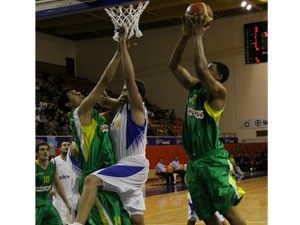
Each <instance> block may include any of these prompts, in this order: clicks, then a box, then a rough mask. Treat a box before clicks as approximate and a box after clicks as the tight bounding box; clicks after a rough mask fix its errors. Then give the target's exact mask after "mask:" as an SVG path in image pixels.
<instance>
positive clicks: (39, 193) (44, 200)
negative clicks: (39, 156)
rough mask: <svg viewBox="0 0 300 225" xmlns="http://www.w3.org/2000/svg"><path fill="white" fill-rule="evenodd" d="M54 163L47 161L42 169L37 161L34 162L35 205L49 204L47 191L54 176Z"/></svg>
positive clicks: (48, 191)
mask: <svg viewBox="0 0 300 225" xmlns="http://www.w3.org/2000/svg"><path fill="white" fill-rule="evenodd" d="M55 171H56V165H55V164H54V163H52V162H49V165H48V166H47V168H46V169H43V168H42V167H41V166H40V165H39V163H38V161H36V162H35V205H36V207H39V206H45V205H49V204H51V202H50V196H49V193H50V191H51V189H52V184H53V181H54V177H55Z"/></svg>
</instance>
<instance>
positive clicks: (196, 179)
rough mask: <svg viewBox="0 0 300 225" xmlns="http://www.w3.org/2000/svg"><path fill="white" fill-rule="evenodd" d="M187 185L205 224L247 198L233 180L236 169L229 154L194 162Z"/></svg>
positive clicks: (189, 165) (188, 169)
mask: <svg viewBox="0 0 300 225" xmlns="http://www.w3.org/2000/svg"><path fill="white" fill-rule="evenodd" d="M186 182H187V186H188V190H189V192H190V194H191V198H192V201H193V204H194V206H195V208H196V213H197V215H198V217H199V218H200V219H202V220H206V219H208V218H210V217H211V216H212V215H214V213H215V212H216V211H219V212H220V213H221V214H222V215H226V213H227V211H228V210H229V209H230V208H231V207H232V206H234V205H237V204H238V203H239V202H240V200H241V199H242V196H243V195H244V194H245V191H244V190H243V189H242V188H240V187H237V185H236V181H235V179H234V178H233V176H232V165H231V163H230V161H229V158H228V153H227V152H226V151H219V152H217V153H214V154H212V155H208V156H206V157H204V158H201V159H196V160H190V161H189V162H188V165H187V172H186Z"/></svg>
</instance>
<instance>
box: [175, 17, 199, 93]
mask: <svg viewBox="0 0 300 225" xmlns="http://www.w3.org/2000/svg"><path fill="white" fill-rule="evenodd" d="M191 36H192V24H191V23H190V21H188V20H187V19H186V18H185V17H184V18H183V25H182V34H181V36H180V39H179V41H178V43H177V44H176V46H175V48H174V50H173V53H172V56H171V59H170V62H169V68H170V70H171V71H172V73H173V75H174V76H175V78H176V79H177V80H178V81H179V83H181V85H182V86H183V87H185V88H186V89H188V90H189V89H190V88H191V87H192V86H194V85H196V84H197V83H199V80H198V79H196V78H195V77H193V76H192V75H191V74H190V73H189V72H188V70H187V69H186V68H185V67H183V66H182V55H183V51H184V49H185V46H186V43H187V41H188V40H189V39H190V37H191Z"/></svg>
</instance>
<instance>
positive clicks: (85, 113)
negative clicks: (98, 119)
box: [78, 50, 120, 126]
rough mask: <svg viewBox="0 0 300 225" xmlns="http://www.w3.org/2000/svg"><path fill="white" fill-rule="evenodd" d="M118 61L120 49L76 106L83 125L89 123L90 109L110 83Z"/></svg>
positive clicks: (90, 119)
mask: <svg viewBox="0 0 300 225" xmlns="http://www.w3.org/2000/svg"><path fill="white" fill-rule="evenodd" d="M119 61H120V51H119V50H117V52H116V53H115V55H114V56H113V58H112V60H111V61H110V63H109V64H108V66H107V67H106V69H105V70H104V72H103V74H102V76H101V78H100V80H99V82H98V83H97V85H96V86H95V88H94V89H93V90H92V91H91V92H90V94H89V95H88V96H87V97H86V98H85V99H84V100H83V102H82V103H81V104H80V106H79V108H78V115H79V118H80V122H81V124H82V125H83V126H87V125H90V124H91V122H92V117H91V115H92V110H93V107H94V106H95V104H96V103H97V102H98V101H99V97H100V95H101V94H102V93H103V92H104V91H105V89H106V87H107V86H108V85H109V84H110V82H111V80H112V79H113V76H114V75H115V73H116V70H117V68H118V64H119Z"/></svg>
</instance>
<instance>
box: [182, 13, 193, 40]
mask: <svg viewBox="0 0 300 225" xmlns="http://www.w3.org/2000/svg"><path fill="white" fill-rule="evenodd" d="M181 21H182V35H183V36H188V37H190V36H192V35H193V24H192V23H191V21H190V19H189V18H188V17H187V16H183V17H181Z"/></svg>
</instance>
